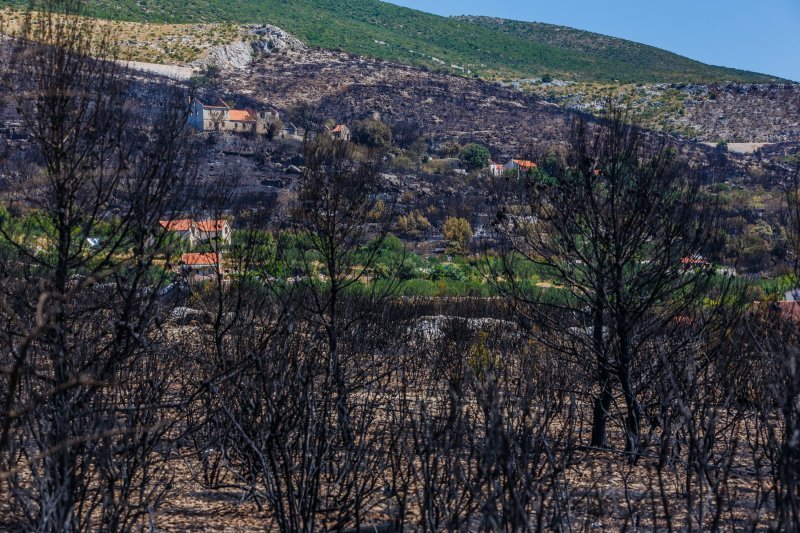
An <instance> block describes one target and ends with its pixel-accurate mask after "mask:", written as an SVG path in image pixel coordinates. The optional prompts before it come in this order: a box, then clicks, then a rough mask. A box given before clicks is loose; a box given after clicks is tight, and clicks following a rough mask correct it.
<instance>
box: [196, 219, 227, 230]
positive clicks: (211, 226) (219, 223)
mask: <svg viewBox="0 0 800 533" xmlns="http://www.w3.org/2000/svg"><path fill="white" fill-rule="evenodd" d="M227 223H228V221H227V220H199V221H197V229H199V230H200V231H203V232H206V233H211V232H215V231H217V232H218V231H222V229H223V228H224V227H225V224H227Z"/></svg>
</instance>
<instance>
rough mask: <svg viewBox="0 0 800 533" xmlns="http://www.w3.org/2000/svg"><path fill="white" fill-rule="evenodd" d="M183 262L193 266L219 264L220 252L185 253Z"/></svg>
mask: <svg viewBox="0 0 800 533" xmlns="http://www.w3.org/2000/svg"><path fill="white" fill-rule="evenodd" d="M181 263H183V264H184V265H192V266H205V265H219V254H218V253H216V252H214V253H208V254H183V255H182V256H181Z"/></svg>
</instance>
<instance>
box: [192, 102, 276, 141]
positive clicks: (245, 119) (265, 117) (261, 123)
mask: <svg viewBox="0 0 800 533" xmlns="http://www.w3.org/2000/svg"><path fill="white" fill-rule="evenodd" d="M279 119H280V115H279V114H278V112H277V111H275V110H268V111H252V110H249V109H233V108H231V106H229V105H228V104H227V103H226V102H225V101H223V100H222V99H220V100H219V101H218V102H217V103H216V104H213V105H209V104H205V103H203V102H202V101H200V100H198V99H194V100H192V106H191V110H190V112H189V125H190V126H191V127H193V128H194V129H196V130H200V131H232V132H240V133H245V132H254V133H267V131H268V130H269V126H270V124H273V123H275V122H277V121H278V120H279Z"/></svg>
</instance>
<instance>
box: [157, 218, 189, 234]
mask: <svg viewBox="0 0 800 533" xmlns="http://www.w3.org/2000/svg"><path fill="white" fill-rule="evenodd" d="M158 223H159V224H161V227H162V228H164V229H165V230H167V231H189V230H190V229H192V224H193V222H192V219H190V218H182V219H180V220H159V221H158Z"/></svg>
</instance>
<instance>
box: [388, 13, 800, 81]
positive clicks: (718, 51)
mask: <svg viewBox="0 0 800 533" xmlns="http://www.w3.org/2000/svg"><path fill="white" fill-rule="evenodd" d="M391 1H392V3H394V4H399V5H403V6H407V7H412V8H414V9H420V10H422V11H427V12H429V13H436V14H439V15H491V16H496V17H503V18H511V19H516V20H531V21H537V22H549V23H552V24H561V25H564V26H572V27H574V28H580V29H584V30H590V31H594V32H597V33H604V34H606V35H613V36H615V37H623V38H625V39H630V40H632V41H637V42H640V43H645V44H650V45H653V46H657V47H659V48H664V49H666V50H669V51H671V52H675V53H678V54H681V55H684V56H687V57H691V58H692V59H697V60H699V61H702V62H704V63H709V64H712V65H720V66H726V67H734V68H741V69H745V70H753V71H756V72H763V73H766V74H772V75H776V76H781V77H783V78H787V79H791V80H795V81H800V0H669V1H666V0H488V1H487V0H391Z"/></svg>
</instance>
